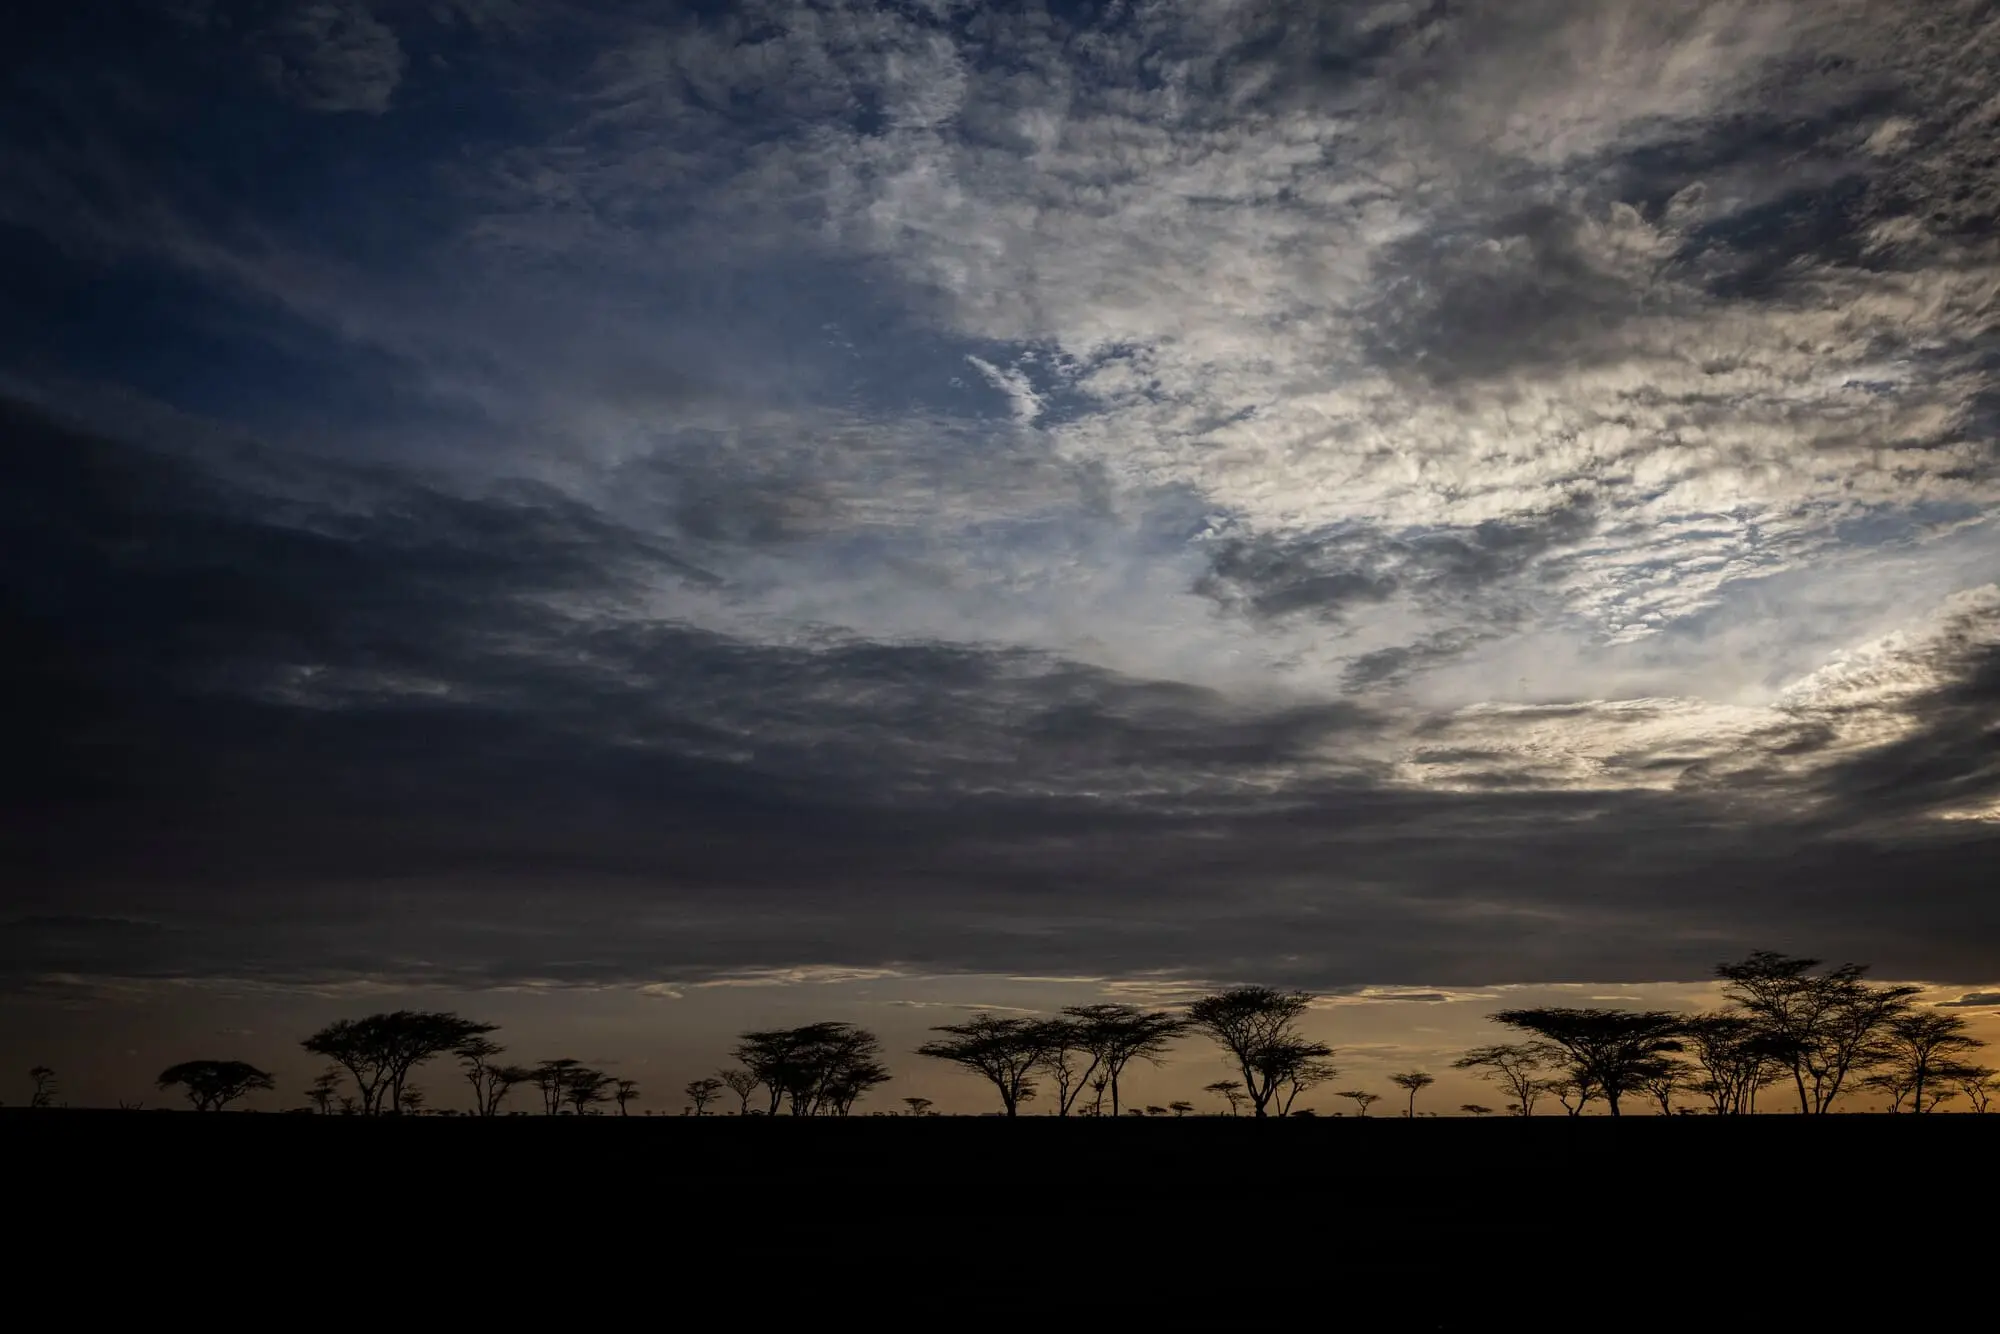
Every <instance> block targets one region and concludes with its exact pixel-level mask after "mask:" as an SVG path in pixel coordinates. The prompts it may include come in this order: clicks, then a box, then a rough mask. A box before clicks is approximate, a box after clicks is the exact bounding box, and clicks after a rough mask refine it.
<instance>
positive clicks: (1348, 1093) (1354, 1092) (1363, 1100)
mask: <svg viewBox="0 0 2000 1334" xmlns="http://www.w3.org/2000/svg"><path fill="white" fill-rule="evenodd" d="M1335 1096H1336V1097H1341V1098H1346V1099H1347V1100H1348V1101H1349V1102H1351V1103H1353V1104H1354V1114H1355V1115H1356V1116H1366V1115H1368V1109H1369V1108H1370V1107H1372V1106H1374V1105H1375V1104H1376V1103H1378V1102H1380V1101H1382V1095H1381V1094H1379V1093H1367V1092H1364V1091H1363V1090H1361V1089H1342V1090H1341V1091H1340V1092H1339V1093H1338V1094H1336V1095H1335Z"/></svg>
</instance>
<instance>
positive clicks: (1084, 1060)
mask: <svg viewBox="0 0 2000 1334" xmlns="http://www.w3.org/2000/svg"><path fill="white" fill-rule="evenodd" d="M1034 1028H1035V1038H1036V1042H1035V1045H1037V1046H1039V1047H1040V1048H1041V1053H1042V1054H1041V1059H1040V1061H1039V1062H1038V1063H1037V1066H1036V1068H1037V1069H1039V1070H1040V1071H1042V1073H1044V1074H1046V1075H1047V1076H1048V1077H1049V1079H1050V1081H1051V1082H1052V1083H1054V1084H1055V1087H1056V1115H1057V1116H1068V1115H1069V1114H1070V1111H1071V1109H1072V1108H1074V1107H1075V1106H1076V1100H1077V1099H1078V1098H1080V1097H1082V1096H1083V1091H1084V1089H1085V1088H1087V1087H1089V1085H1090V1078H1091V1076H1092V1075H1094V1074H1096V1073H1097V1067H1098V1064H1099V1063H1100V1062H1101V1061H1102V1060H1103V1059H1104V1057H1103V1055H1102V1052H1101V1050H1100V1049H1099V1048H1100V1044H1098V1043H1095V1042H1093V1041H1092V1037H1093V1035H1092V1034H1091V1032H1090V1030H1089V1029H1088V1028H1087V1027H1086V1025H1084V1024H1083V1023H1081V1022H1080V1021H1078V1020H1076V1019H1073V1018H1071V1017H1070V1016H1068V1015H1063V1016H1062V1017H1060V1018H1056V1019H1043V1020H1039V1021H1037V1022H1036V1023H1035V1024H1034Z"/></svg>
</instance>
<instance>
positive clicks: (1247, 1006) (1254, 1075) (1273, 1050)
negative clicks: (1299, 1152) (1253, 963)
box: [1187, 987, 1333, 1116]
mask: <svg viewBox="0 0 2000 1334" xmlns="http://www.w3.org/2000/svg"><path fill="white" fill-rule="evenodd" d="M1311 1002H1312V997H1311V996H1308V995H1307V994H1306V993H1305V992H1303V991H1274V990H1272V989H1271V988H1269V987H1238V988H1236V989H1235V990H1234V991H1225V992H1222V993H1220V994H1218V995H1214V996H1203V997H1202V998H1201V999H1200V1000H1198V1001H1195V1002H1194V1003H1193V1004H1192V1005H1190V1006H1188V1017H1187V1026H1188V1027H1189V1028H1191V1029H1193V1030H1194V1031H1196V1032H1199V1033H1203V1034H1206V1035H1207V1036H1208V1037H1210V1038H1212V1039H1214V1041H1215V1042H1216V1044H1217V1045H1219V1046H1220V1047H1221V1048H1222V1049H1223V1050H1224V1051H1226V1052H1228V1053H1229V1055H1230V1057H1231V1058H1232V1059H1234V1060H1235V1062H1236V1064H1237V1068H1238V1069H1239V1070H1241V1071H1242V1074H1243V1089H1244V1093H1245V1095H1246V1096H1247V1097H1248V1098H1249V1099H1250V1108H1251V1114H1252V1115H1253V1116H1269V1115H1270V1109H1271V1104H1272V1100H1273V1099H1274V1098H1277V1097H1278V1096H1279V1093H1280V1091H1281V1090H1287V1089H1289V1090H1291V1092H1290V1094H1289V1096H1288V1097H1287V1098H1286V1099H1285V1102H1284V1104H1283V1105H1281V1106H1280V1108H1279V1115H1281V1116H1282V1115H1283V1114H1284V1111H1285V1109H1286V1108H1287V1107H1289V1105H1290V1101H1291V1098H1293V1097H1296V1096H1297V1094H1298V1085H1299V1083H1300V1081H1301V1080H1303V1079H1308V1078H1310V1079H1312V1080H1313V1082H1319V1081H1320V1080H1322V1079H1324V1078H1327V1077H1330V1076H1331V1074H1332V1073H1333V1072H1332V1071H1331V1069H1330V1068H1324V1073H1321V1070H1322V1069H1323V1067H1321V1066H1319V1065H1318V1064H1317V1063H1319V1062H1322V1061H1323V1060H1324V1059H1325V1058H1326V1057H1329V1056H1331V1055H1333V1048H1331V1047H1329V1046H1327V1045H1326V1044H1325V1043H1323V1042H1308V1041H1306V1039H1305V1038H1304V1037H1303V1036H1302V1035H1301V1034H1300V1033H1299V1031H1298V1027H1297V1023H1298V1018H1299V1016H1300V1015H1302V1014H1304V1013H1305V1012H1306V1006H1307V1005H1309V1004H1310V1003H1311ZM1309 1066H1310V1067H1312V1072H1311V1073H1310V1074H1308V1073H1307V1072H1306V1067H1309Z"/></svg>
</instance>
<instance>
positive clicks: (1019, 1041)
mask: <svg viewBox="0 0 2000 1334" xmlns="http://www.w3.org/2000/svg"><path fill="white" fill-rule="evenodd" d="M931 1032H933V1033H943V1034H944V1035H945V1036H944V1037H942V1038H934V1039H932V1040H931V1041H929V1042H926V1043H925V1044H924V1045H923V1046H921V1047H919V1048H917V1055H919V1056H929V1057H931V1058H932V1059H934V1060H939V1061H950V1062H951V1063H952V1064H953V1065H959V1066H963V1067H965V1068H966V1069H967V1070H970V1071H972V1072H973V1073H974V1074H976V1075H980V1076H982V1077H983V1078H984V1079H985V1080H986V1081H987V1082H988V1083H990V1084H992V1085H993V1087H994V1088H995V1089H997V1090H998V1091H999V1093H1000V1105H1001V1106H1002V1107H1003V1108H1005V1109H1006V1113H1007V1115H1009V1116H1017V1115H1019V1114H1020V1109H1021V1104H1022V1103H1024V1102H1026V1101H1028V1100H1029V1099H1030V1098H1033V1097H1034V1096H1035V1081H1034V1078H1033V1076H1034V1072H1035V1071H1036V1070H1037V1069H1038V1068H1039V1067H1040V1066H1041V1064H1042V1062H1043V1061H1044V1060H1045V1059H1047V1056H1048V1047H1047V1045H1046V1044H1047V1042H1048V1040H1049V1039H1048V1034H1047V1031H1046V1029H1045V1028H1044V1026H1043V1025H1042V1024H1039V1023H1036V1022H1034V1021H1032V1020H1028V1019H1002V1018H1000V1017H998V1016H997V1015H991V1014H975V1015H973V1016H972V1018H970V1019H968V1020H966V1021H965V1022H964V1023H962V1024H938V1025H936V1026H935V1027H933V1028H932V1029H931Z"/></svg>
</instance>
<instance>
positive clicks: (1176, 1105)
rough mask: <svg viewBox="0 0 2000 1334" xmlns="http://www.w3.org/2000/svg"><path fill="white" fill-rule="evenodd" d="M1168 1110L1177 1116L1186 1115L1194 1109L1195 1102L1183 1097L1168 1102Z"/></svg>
mask: <svg viewBox="0 0 2000 1334" xmlns="http://www.w3.org/2000/svg"><path fill="white" fill-rule="evenodd" d="M1167 1110H1168V1111H1170V1112H1172V1113H1173V1114H1174V1115H1175V1116H1186V1115H1187V1114H1188V1113H1189V1112H1191V1111H1193V1110H1194V1104H1193V1103H1191V1102H1188V1101H1186V1100H1184V1099H1183V1100H1181V1101H1178V1102H1170V1103H1168V1104H1167Z"/></svg>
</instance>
